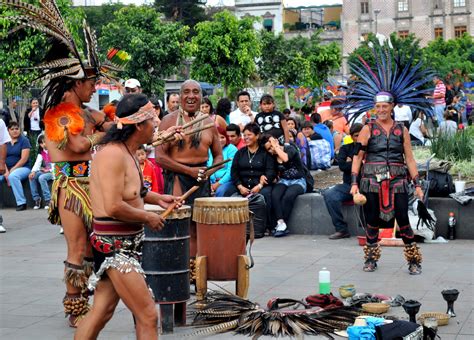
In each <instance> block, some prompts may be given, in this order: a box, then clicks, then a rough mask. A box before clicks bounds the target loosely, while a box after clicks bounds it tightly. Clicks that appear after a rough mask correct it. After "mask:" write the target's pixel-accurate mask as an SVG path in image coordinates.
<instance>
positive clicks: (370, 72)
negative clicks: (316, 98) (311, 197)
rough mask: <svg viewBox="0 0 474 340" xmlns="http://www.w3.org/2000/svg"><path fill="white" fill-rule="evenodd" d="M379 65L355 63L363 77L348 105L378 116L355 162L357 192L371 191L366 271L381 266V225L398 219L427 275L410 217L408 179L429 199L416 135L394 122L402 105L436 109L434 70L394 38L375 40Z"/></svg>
mask: <svg viewBox="0 0 474 340" xmlns="http://www.w3.org/2000/svg"><path fill="white" fill-rule="evenodd" d="M369 46H370V47H371V48H372V53H373V56H374V60H375V65H371V66H369V65H368V63H367V62H366V61H365V60H364V59H363V58H361V57H359V61H360V62H359V63H357V64H352V65H350V66H351V69H352V72H353V73H354V74H355V75H356V76H357V77H358V80H357V81H355V82H354V83H353V85H352V88H351V91H350V95H348V96H347V99H348V103H349V105H348V109H349V110H354V111H356V112H357V113H356V114H355V115H354V117H353V118H352V119H356V118H357V116H358V115H359V114H361V113H362V112H365V111H368V110H369V109H371V108H373V107H374V108H375V111H376V113H377V118H376V119H375V120H374V121H371V122H369V123H368V124H367V125H366V126H364V128H363V129H362V131H361V132H360V134H359V138H358V146H359V151H358V152H357V154H356V156H355V157H354V160H353V163H352V180H351V182H352V187H351V194H352V195H355V194H358V193H359V183H358V178H359V175H361V180H360V191H361V192H362V193H363V194H364V195H366V198H367V203H366V205H365V207H364V213H365V215H366V216H365V217H366V221H367V225H366V236H367V244H366V246H365V247H364V252H365V263H364V267H363V269H364V271H366V272H372V271H374V270H375V269H376V268H377V261H378V259H379V258H380V254H381V250H380V245H379V244H378V243H377V241H378V234H379V228H380V227H381V226H388V225H391V223H390V222H391V221H392V220H393V219H394V218H395V219H396V221H397V223H398V226H399V229H400V235H401V237H402V240H403V242H404V244H405V258H406V260H407V262H408V270H409V273H410V274H412V275H416V274H420V273H421V259H422V258H421V252H420V249H419V247H418V246H417V245H416V243H415V242H414V233H413V230H412V229H411V227H410V222H409V219H408V180H409V179H411V180H412V181H413V183H414V185H415V187H416V191H415V195H416V196H418V198H420V200H422V199H423V191H422V190H421V186H420V181H419V176H418V171H417V168H416V162H415V159H414V157H413V152H412V149H411V143H410V134H409V132H408V130H407V128H406V127H404V125H403V123H398V122H395V121H394V120H393V108H394V106H395V105H396V104H404V105H408V106H410V107H412V108H418V109H420V110H423V111H427V110H429V109H430V102H429V99H427V95H428V94H429V92H430V91H431V89H423V86H424V85H426V84H427V83H429V82H430V81H431V77H430V74H431V72H430V71H429V70H424V69H423V68H422V65H421V63H418V64H416V65H414V63H413V57H412V58H411V59H410V60H406V59H404V58H403V57H402V56H400V55H399V54H398V51H393V50H392V46H391V44H390V40H388V43H387V42H383V41H382V42H380V43H378V44H375V46H374V44H372V43H369Z"/></svg>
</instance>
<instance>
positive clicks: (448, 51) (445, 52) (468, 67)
mask: <svg viewBox="0 0 474 340" xmlns="http://www.w3.org/2000/svg"><path fill="white" fill-rule="evenodd" d="M423 57H424V59H425V61H426V62H427V63H429V64H430V65H431V67H432V68H433V69H435V70H436V71H437V72H438V73H439V75H440V76H442V77H446V76H448V75H449V74H454V77H455V78H458V79H455V80H467V78H468V77H469V75H471V78H472V74H473V73H474V38H473V37H471V36H469V35H468V34H464V35H463V36H462V37H460V38H457V39H450V40H443V39H441V38H438V39H436V40H434V41H431V42H430V43H429V44H428V46H426V47H425V48H424V49H423Z"/></svg>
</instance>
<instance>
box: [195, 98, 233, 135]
mask: <svg viewBox="0 0 474 340" xmlns="http://www.w3.org/2000/svg"><path fill="white" fill-rule="evenodd" d="M201 112H202V113H205V114H208V115H209V117H211V119H212V120H213V121H214V124H215V125H216V127H217V126H220V127H222V128H224V129H225V128H226V127H227V123H226V121H225V119H224V118H223V117H221V116H220V115H218V114H216V112H214V107H213V106H212V102H211V100H210V99H209V98H208V97H204V98H202V103H201Z"/></svg>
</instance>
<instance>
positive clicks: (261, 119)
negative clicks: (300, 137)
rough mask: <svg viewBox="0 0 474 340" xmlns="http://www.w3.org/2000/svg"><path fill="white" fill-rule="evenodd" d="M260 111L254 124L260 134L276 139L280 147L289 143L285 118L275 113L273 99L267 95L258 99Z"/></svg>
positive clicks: (279, 113) (277, 112)
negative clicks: (258, 128)
mask: <svg viewBox="0 0 474 340" xmlns="http://www.w3.org/2000/svg"><path fill="white" fill-rule="evenodd" d="M260 109H261V110H262V112H260V113H259V114H257V116H256V117H255V123H257V125H258V126H259V127H260V132H261V133H267V134H269V135H270V136H272V137H274V138H276V139H278V142H279V143H280V144H281V145H283V144H285V143H288V142H289V141H290V134H289V132H288V125H287V122H286V118H285V116H284V115H283V114H282V113H281V112H279V111H275V100H274V99H273V97H272V96H270V95H269V94H264V95H263V96H262V98H260Z"/></svg>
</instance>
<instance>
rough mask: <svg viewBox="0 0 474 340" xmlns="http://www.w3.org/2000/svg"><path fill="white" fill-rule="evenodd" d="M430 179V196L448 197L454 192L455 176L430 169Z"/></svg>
mask: <svg viewBox="0 0 474 340" xmlns="http://www.w3.org/2000/svg"><path fill="white" fill-rule="evenodd" d="M428 179H429V181H430V188H429V191H428V193H429V195H430V197H448V196H449V194H451V193H453V192H454V184H453V177H452V176H451V175H450V174H448V173H447V172H440V171H434V170H430V172H429V178H428Z"/></svg>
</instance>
